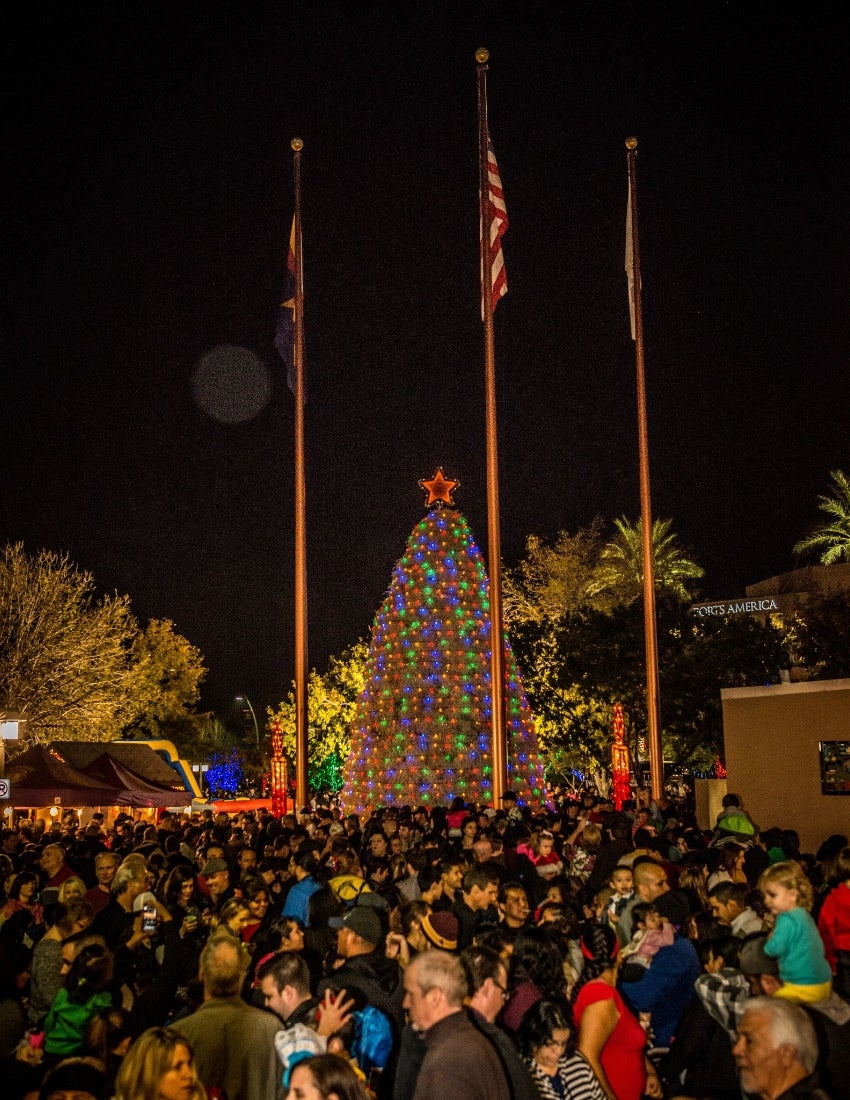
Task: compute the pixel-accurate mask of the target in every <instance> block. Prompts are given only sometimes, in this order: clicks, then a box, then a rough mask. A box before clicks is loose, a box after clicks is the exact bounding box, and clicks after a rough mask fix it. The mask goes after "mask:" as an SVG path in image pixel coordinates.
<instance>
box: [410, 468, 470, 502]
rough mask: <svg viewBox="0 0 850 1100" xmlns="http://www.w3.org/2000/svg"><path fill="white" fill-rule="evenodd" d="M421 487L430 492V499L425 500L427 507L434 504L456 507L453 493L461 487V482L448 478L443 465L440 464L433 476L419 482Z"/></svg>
mask: <svg viewBox="0 0 850 1100" xmlns="http://www.w3.org/2000/svg"><path fill="white" fill-rule="evenodd" d="M419 488H420V489H424V490H425V492H426V493H427V494H428V499H427V500H426V501H425V507H426V508H430V507H431V505H432V504H438V505H439V504H449V505H451V506H452V507H454V501H453V500H452V493H453V492H454V491H455V489H459V488H460V482H459V481H456V480H454V479H453V478H450V477H449V478H447V477H446V476H445V475H444V474H443V467H442V466H438V467H437V472H436V473H435V474H434V476H433V477H432V478H428V479H425V478H423V479H422V480H421V481H420V482H419Z"/></svg>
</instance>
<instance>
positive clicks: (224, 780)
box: [207, 749, 245, 798]
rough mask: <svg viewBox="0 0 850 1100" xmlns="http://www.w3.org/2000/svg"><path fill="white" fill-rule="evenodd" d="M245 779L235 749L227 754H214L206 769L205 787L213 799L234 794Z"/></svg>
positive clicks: (240, 761)
mask: <svg viewBox="0 0 850 1100" xmlns="http://www.w3.org/2000/svg"><path fill="white" fill-rule="evenodd" d="M244 778H245V770H244V769H243V767H242V760H241V758H240V756H239V753H238V752H237V751H236V749H231V750H230V752H228V753H220V752H214V753H213V754H212V756H211V757H210V759H209V767H208V768H207V786H208V787H209V789H210V794H211V795H212V796H213V797H214V798H221V797H224V796H227V795H230V796H231V797H232V796H233V795H235V794H236V792H237V791H238V790H239V787H240V786H241V785H242V781H243V779H244Z"/></svg>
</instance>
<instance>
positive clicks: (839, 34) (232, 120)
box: [0, 0, 850, 713]
mask: <svg viewBox="0 0 850 1100" xmlns="http://www.w3.org/2000/svg"><path fill="white" fill-rule="evenodd" d="M846 32H847V20H846V15H842V14H841V10H840V6H839V5H833V4H829V5H827V4H825V3H815V4H809V5H799V4H797V5H790V4H788V5H775V4H774V5H768V4H765V3H721V2H711V3H706V2H692V3H687V4H683V3H681V2H676V3H670V2H667V0H660V2H654V3H643V4H630V5H626V4H615V3H585V2H582V3H555V2H547V3H534V2H526V3H516V2H514V3H511V4H504V5H502V4H497V3H491V4H474V3H454V4H450V3H445V4H440V3H433V2H432V3H420V4H417V5H403V4H399V3H392V4H387V3H374V4H360V5H357V4H350V3H335V4H334V3H324V4H321V3H290V4H274V5H271V4H256V5H232V6H228V7H226V8H225V10H223V11H222V10H221V8H220V7H219V6H217V5H196V4H192V3H181V4H170V5H157V4H142V3H138V2H136V3H124V4H112V3H110V4H105V3H87V4H85V5H58V4H52V5H46V4H34V5H28V6H27V7H26V9H21V10H20V11H19V13H18V19H17V29H16V30H15V31H14V32H13V33H7V36H6V43H5V46H4V54H5V56H4V58H3V71H4V78H3V79H4V97H3V98H4V104H5V115H6V127H5V129H6V142H5V150H4V151H5V153H6V158H5V159H6V182H7V185H9V184H10V185H11V190H10V191H9V192H8V194H9V195H10V198H9V199H8V200H7V203H6V207H5V217H4V219H3V221H4V230H5V234H4V236H5V247H4V250H3V252H4V259H5V280H4V285H5V292H4V296H3V297H4V302H3V305H4V317H5V324H4V340H3V358H4V360H5V362H4V365H3V370H2V397H0V399H2V409H3V414H4V415H3V420H4V423H3V475H2V478H0V484H2V496H0V536H2V538H3V539H4V540H12V541H16V540H23V541H24V542H25V545H26V546H27V548H28V549H29V550H30V551H35V550H37V549H38V548H40V547H48V548H51V549H54V550H61V551H67V552H68V553H69V554H70V555H71V558H72V559H73V560H74V561H75V562H76V563H77V564H78V565H79V566H80V567H82V568H85V569H88V570H91V571H92V572H93V574H94V576H95V578H96V580H97V582H98V584H99V585H100V586H101V587H102V588H103V589H104V590H108V591H111V590H118V591H119V592H126V593H128V594H129V595H130V597H131V599H132V603H133V607H134V610H135V611H136V614H137V615H138V616H139V617H140V618H141V619H143V620H146V619H147V618H150V617H154V616H156V617H167V618H171V619H173V620H174V622H175V624H176V627H177V629H178V630H179V631H180V632H181V633H183V634H185V635H186V636H187V637H188V638H189V639H190V640H191V641H192V642H193V643H194V644H196V645H197V646H199V647H200V649H201V650H202V652H203V653H204V655H205V658H206V660H207V663H208V666H209V676H208V682H207V688H206V691H205V698H204V702H205V703H206V704H207V705H209V706H218V707H220V708H222V713H225V712H224V708H225V706H226V704H227V703H228V701H229V700H231V699H232V697H233V696H234V695H235V694H237V693H239V692H243V693H247V694H248V695H249V697H250V698H251V699H252V701H253V702H254V705H255V708H256V709H257V710H258V711H259V710H260V709H261V708H264V707H265V706H266V705H268V704H269V703H272V702H275V701H277V700H279V699H280V698H282V697H283V696H284V695H285V693H286V691H287V690H288V689H289V684H290V681H291V679H292V598H291V590H292V564H291V563H292V509H293V505H292V474H291V467H292V421H293V405H292V399H291V396H290V394H289V392H288V391H287V390H286V388H285V385H284V384H283V382H282V372H281V370H280V363H279V360H278V359H277V356H276V353H275V351H274V348H273V345H272V336H273V332H274V324H275V316H276V310H277V296H278V292H279V288H280V283H281V279H282V272H283V264H284V258H285V247H286V240H287V236H288V231H289V223H290V219H291V216H292V176H291V153H290V150H289V142H290V139H291V138H292V137H293V136H294V135H296V134H298V135H300V136H301V137H302V138H303V139H304V142H305V151H304V154H303V161H302V165H303V181H304V249H305V279H306V323H307V364H308V371H309V387H310V403H309V406H308V410H307V431H308V507H309V516H308V536H309V548H308V556H309V603H310V663H311V665H315V666H317V667H319V668H324V665H325V661H326V658H327V656H328V654H329V653H332V652H335V651H338V650H339V649H341V648H342V647H343V646H344V645H346V644H348V643H349V642H350V641H353V640H354V639H355V638H356V637H358V636H359V635H360V636H364V637H365V636H366V635H367V632H368V628H369V624H370V622H371V619H372V616H373V614H374V612H375V610H376V608H377V607H378V605H379V603H380V601H381V598H382V595H383V592H384V590H385V588H386V587H387V585H388V583H389V580H390V574H391V570H392V566H393V564H394V563H395V561H396V560H397V558H398V557H399V556H400V555H401V553H402V550H403V547H404V543H405V540H406V538H407V536H408V534H409V532H410V529H411V527H412V526H413V524H414V523H415V522H416V521H417V520H418V518H419V517H420V516H421V514H422V510H423V509H422V503H421V502H422V499H423V498H422V496H421V493H420V491H419V490H418V488H417V481H418V479H419V478H421V477H423V476H430V474H431V473H433V471H434V469H435V467H436V466H437V464H442V465H443V466H444V467H445V469H446V472H447V473H448V474H450V475H451V476H455V477H458V478H460V480H461V482H462V488H461V490H460V492H459V494H458V497H457V502H458V505H459V507H460V508H461V509H462V510H463V511H464V513H465V514H466V515H467V517H468V519H469V521H470V523H471V525H472V528H473V530H474V531H475V532H476V534H477V536H478V538H479V541H480V542H481V544H482V546H486V497H485V490H486V484H485V477H486V472H485V456H484V402H483V367H482V333H481V324H480V319H479V313H478V288H477V264H478V245H477V194H476V189H477V175H476V172H477V168H476V154H477V150H476V140H477V138H476V120H475V63H474V51H475V48H476V47H477V46H479V45H485V46H487V47H488V48H489V50H490V54H491V63H490V77H489V99H490V126H491V133H492V136H493V141H494V145H495V148H496V152H497V155H498V158H499V165H500V169H501V174H502V180H503V183H504V188H505V194H506V201H507V207H508V214H509V217H510V229H509V231H508V234H507V236H506V237H505V239H504V250H505V257H506V263H507V272H508V282H509V287H510V291H509V294H508V296H507V297H506V298H505V299H503V301H502V302H501V304H500V305H499V307H498V309H497V312H496V359H497V369H498V377H499V383H498V384H499V418H500V421H499V427H500V448H501V453H500V464H501V501H502V549H503V554H504V557H505V559H506V560H507V561H508V562H509V563H510V562H514V561H516V560H517V558H518V557H519V556H520V555H521V553H522V550H523V547H524V543H525V538H526V536H527V535H528V534H529V533H532V532H534V533H538V534H541V535H545V536H550V535H554V534H555V533H556V532H557V531H558V530H559V529H561V528H568V529H570V530H575V528H576V527H577V526H579V525H582V524H586V523H588V522H589V521H590V520H591V519H592V518H593V517H594V516H595V515H596V514H601V515H603V516H604V517H606V518H607V519H609V520H610V519H611V518H613V517H615V516H618V515H621V514H627V515H628V516H629V517H631V518H635V517H636V516H637V514H638V512H639V500H638V476H637V442H636V426H635V398H634V351H633V345H632V342H631V340H630V338H629V329H628V311H627V303H626V283H625V276H624V272H623V241H624V213H625V200H626V157H625V149H624V144H623V142H624V139H625V137H626V136H628V135H629V134H632V133H634V134H636V135H637V136H638V138H639V140H640V151H639V157H638V180H639V196H640V211H641V214H640V232H641V252H642V261H643V286H644V323H645V331H646V362H647V373H648V405H649V431H650V455H651V467H652V487H653V506H654V512H655V514H656V515H658V516H671V517H672V518H673V520H674V525H675V529H676V530H677V531H678V533H679V534H680V536H681V538H682V540H683V541H684V542H685V543H686V545H687V546H688V547H689V548H690V550H691V551H692V552H693V554H694V555H695V556H696V557H697V558H698V560H700V561H701V562H702V564H703V565H704V566H705V568H706V570H707V576H706V579H705V582H704V585H703V593H704V595H705V596H706V598H712V597H718V598H720V597H729V596H734V595H741V594H742V593H743V589H744V586H745V585H746V584H748V583H753V582H755V581H757V580H760V579H763V578H764V577H766V576H770V575H771V574H773V573H776V572H781V571H784V570H786V569H788V568H791V567H792V565H793V559H792V557H791V547H792V545H793V544H794V542H795V541H796V540H797V539H798V538H799V537H800V535H801V534H802V533H803V531H804V530H805V529H806V528H807V527H808V526H809V525H810V524H811V523H812V522H814V520H815V518H816V498H817V495H818V493H820V492H823V491H825V490H826V488H827V485H828V474H829V470H830V469H832V468H835V467H841V468H844V469H847V468H848V466H850V400H848V378H850V371H848V362H847V359H848V356H847V350H846V349H847V342H848V341H847V337H848V286H847V282H848V280H847V274H848V264H847V224H848V210H847V198H846V197H847V193H848V188H847V179H848V157H847V119H848V95H847V85H846V78H845V76H844V72H845V62H846V57H845V49H844V44H845V42H846ZM222 344H230V345H237V346H239V347H242V348H246V349H249V350H250V351H251V352H252V353H254V355H256V356H257V357H258V358H259V361H260V364H261V374H262V375H263V376H265V373H266V371H267V372H268V377H269V378H270V380H271V396H270V399H269V400H268V402H267V403H266V404H265V406H264V407H263V408H262V409H261V410H260V411H259V412H258V414H257V415H255V416H253V417H251V418H249V419H247V420H245V421H243V422H241V423H237V424H226V423H221V422H220V421H219V420H216V419H215V418H214V417H212V416H210V415H208V414H207V412H205V411H203V409H202V408H201V407H199V405H198V403H197V402H196V400H194V398H193V388H192V379H193V372H194V371H195V370H196V367H197V364H198V363H199V361H200V360H201V358H202V357H203V356H204V355H205V353H207V352H208V351H209V350H210V349H212V348H213V347H215V346H216V345H222ZM237 381H238V379H237ZM243 381H248V379H245V380H243ZM235 396H236V398H237V399H238V398H239V394H236V395H235Z"/></svg>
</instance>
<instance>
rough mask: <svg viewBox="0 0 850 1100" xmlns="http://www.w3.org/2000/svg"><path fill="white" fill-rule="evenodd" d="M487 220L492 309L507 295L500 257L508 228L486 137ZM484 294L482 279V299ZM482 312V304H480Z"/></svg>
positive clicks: (502, 257)
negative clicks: (488, 226)
mask: <svg viewBox="0 0 850 1100" xmlns="http://www.w3.org/2000/svg"><path fill="white" fill-rule="evenodd" d="M487 220H488V221H489V223H490V280H491V283H490V298H491V302H492V308H493V309H495V308H496V304H497V302H498V301H499V299H500V298H501V297H503V296H504V295H505V294H507V293H508V276H507V272H506V271H505V257H504V256H503V255H502V237H503V236H504V235H505V231H506V230H507V228H508V211H507V209H506V207H505V195H504V192H503V191H502V178H501V176H500V175H499V166H498V164H497V163H496V154H495V153H494V152H493V142H492V141H491V140H490V137H489V135H488V137H487ZM483 293H484V287H483V279H482V297H483ZM481 312H482V315H483V312H484V303H483V301H482V303H481Z"/></svg>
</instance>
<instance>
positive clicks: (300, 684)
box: [291, 138, 310, 808]
mask: <svg viewBox="0 0 850 1100" xmlns="http://www.w3.org/2000/svg"><path fill="white" fill-rule="evenodd" d="M291 145H292V162H293V163H292V167H293V175H294V180H295V315H294V325H293V330H294V331H293V364H294V367H295V800H296V807H298V808H300V807H301V806H306V805H307V804H308V802H309V800H310V788H309V784H308V780H307V747H308V744H307V743H308V732H309V727H308V717H307V680H308V672H307V482H306V477H305V463H304V403H305V396H306V394H305V388H304V268H303V251H302V247H301V150H302V149H303V148H304V142H303V141H302V140H301V138H293V139H292V143H291Z"/></svg>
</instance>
